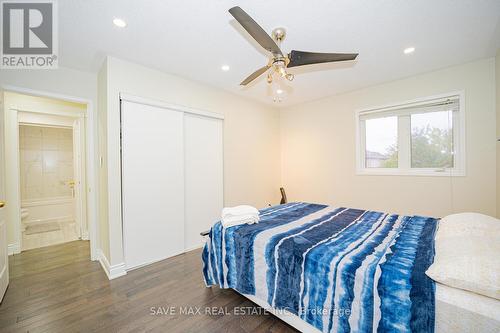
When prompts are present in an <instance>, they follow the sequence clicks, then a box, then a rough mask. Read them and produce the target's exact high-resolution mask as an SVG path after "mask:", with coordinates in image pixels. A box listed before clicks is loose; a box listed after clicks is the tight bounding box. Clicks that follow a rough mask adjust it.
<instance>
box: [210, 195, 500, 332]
mask: <svg viewBox="0 0 500 333" xmlns="http://www.w3.org/2000/svg"><path fill="white" fill-rule="evenodd" d="M260 218H261V220H260V222H259V223H258V224H252V225H241V226H236V227H231V228H227V229H226V228H223V226H222V225H221V223H220V222H218V223H216V224H215V225H214V226H213V227H212V229H211V230H210V234H209V237H208V239H207V243H206V245H205V247H204V250H203V254H202V259H203V263H204V265H203V275H204V279H205V283H206V285H207V286H212V285H218V286H219V287H220V288H231V289H234V290H235V291H237V292H238V293H240V294H242V295H244V296H245V297H247V298H249V299H250V300H251V301H253V302H255V303H256V304H258V305H260V306H262V307H264V308H266V309H267V310H268V311H270V312H272V313H273V314H275V315H276V316H278V317H279V318H281V319H282V320H284V321H285V322H287V323H289V324H290V325H292V326H294V327H295V328H297V329H298V330H300V331H302V332H349V331H351V332H359V331H360V332H372V331H373V332H375V331H379V332H433V331H434V330H437V331H439V332H441V331H450V332H451V331H454V332H456V331H457V327H458V328H460V327H462V328H464V327H467V325H473V326H471V327H477V326H476V325H475V324H474V323H472V324H471V323H470V320H469V321H468V322H466V323H460V322H456V321H455V319H457V314H458V313H459V312H457V311H458V310H462V311H465V312H464V313H467V314H469V317H470V318H472V319H471V320H472V321H474V320H476V322H477V321H478V320H479V321H481V323H483V324H484V325H485V327H486V328H493V329H496V328H498V326H496V325H497V324H498V322H497V321H495V320H494V319H492V320H491V321H488V320H487V319H488V318H489V317H488V316H490V317H491V316H492V317H493V318H495V315H494V311H495V309H498V301H496V300H493V299H492V300H493V302H492V304H490V307H488V306H484V303H483V301H484V300H479V301H477V300H476V301H477V302H476V303H477V304H479V303H480V304H482V306H479V308H474V309H472V308H470V307H469V308H467V306H466V305H465V304H466V303H464V302H468V301H470V299H467V297H466V296H464V295H463V294H462V295H457V294H456V293H455V291H453V290H452V291H450V290H447V289H446V287H445V286H436V283H435V282H433V280H431V279H430V278H429V277H427V276H426V275H425V271H426V270H427V269H428V267H429V266H430V265H431V264H432V262H433V258H434V235H435V233H436V230H437V226H438V220H437V219H435V218H431V217H423V216H400V215H395V214H386V213H382V212H375V211H366V210H361V209H350V208H344V207H331V206H326V205H320V204H312V203H304V202H295V203H288V204H284V205H279V206H274V207H269V208H266V209H264V210H262V211H261V212H260ZM436 288H437V292H436ZM450 289H454V288H450ZM462 292H463V293H467V292H465V291H462ZM470 294H473V293H470ZM450 295H451V296H450ZM468 296H470V295H468ZM485 298H487V297H485ZM459 301H461V302H462V303H464V305H463V307H462V308H460V307H458V308H457V302H459ZM492 306H493V307H492ZM495 306H497V308H495ZM488 309H489V310H488ZM485 311H486V312H485ZM482 315H485V316H486V317H485V318H486V319H484V320H482V319H478V318H481V317H478V316H482ZM459 317H460V318H458V319H463V320H466V317H467V316H466V315H465V314H464V315H462V316H459ZM474 318H475V319H474ZM476 324H477V323H476ZM457 325H458V326H457ZM464 331H466V330H465V329H464Z"/></svg>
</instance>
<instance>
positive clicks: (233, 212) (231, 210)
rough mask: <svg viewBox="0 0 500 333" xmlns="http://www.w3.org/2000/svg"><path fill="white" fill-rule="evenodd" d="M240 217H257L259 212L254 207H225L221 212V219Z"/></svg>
mask: <svg viewBox="0 0 500 333" xmlns="http://www.w3.org/2000/svg"><path fill="white" fill-rule="evenodd" d="M241 215H255V216H259V210H258V209H257V208H255V207H252V206H248V205H240V206H235V207H226V208H224V209H223V210H222V214H221V217H222V218H225V217H230V216H241Z"/></svg>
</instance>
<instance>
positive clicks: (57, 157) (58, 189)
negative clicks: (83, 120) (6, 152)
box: [19, 125, 73, 200]
mask: <svg viewBox="0 0 500 333" xmlns="http://www.w3.org/2000/svg"><path fill="white" fill-rule="evenodd" d="M19 149H20V154H19V155H20V168H21V199H22V200H36V199H47V198H56V197H71V196H72V190H71V187H70V186H69V185H68V182H69V181H71V180H73V131H72V129H65V128H53V127H40V126H29V125H20V126H19Z"/></svg>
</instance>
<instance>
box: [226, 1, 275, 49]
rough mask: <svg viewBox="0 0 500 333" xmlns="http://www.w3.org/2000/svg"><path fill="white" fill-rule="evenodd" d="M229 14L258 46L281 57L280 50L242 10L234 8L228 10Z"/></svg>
mask: <svg viewBox="0 0 500 333" xmlns="http://www.w3.org/2000/svg"><path fill="white" fill-rule="evenodd" d="M229 13H230V14H231V15H233V17H234V18H235V19H236V21H238V22H239V23H240V24H241V25H242V26H243V28H245V30H246V31H247V32H248V33H249V34H250V36H252V37H253V39H255V40H256V41H257V43H259V44H260V46H262V47H263V48H265V49H266V50H268V51H269V52H272V53H273V54H279V55H283V53H282V52H281V50H280V48H279V47H278V45H276V43H275V42H274V40H273V39H272V38H271V36H269V35H268V34H267V33H266V32H265V31H264V29H262V28H261V27H260V25H258V24H257V22H255V21H254V20H253V19H252V18H251V17H250V15H248V14H247V13H246V12H245V11H244V10H243V9H241V8H240V7H238V6H236V7H233V8H231V9H229Z"/></svg>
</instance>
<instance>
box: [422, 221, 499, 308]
mask: <svg viewBox="0 0 500 333" xmlns="http://www.w3.org/2000/svg"><path fill="white" fill-rule="evenodd" d="M435 239H436V243H435V246H436V255H435V257H434V263H433V264H432V265H431V267H429V269H428V270H427V272H426V274H427V275H428V276H429V277H430V278H431V279H433V280H435V281H437V282H440V283H442V284H445V285H447V286H450V287H454V288H459V289H465V290H469V291H472V292H475V293H477V294H481V295H485V296H489V297H493V298H496V299H500V220H498V219H496V218H494V217H491V216H487V215H483V214H478V213H460V214H453V215H448V216H446V217H444V218H443V219H441V221H440V222H439V227H438V231H437V233H436V238H435Z"/></svg>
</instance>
